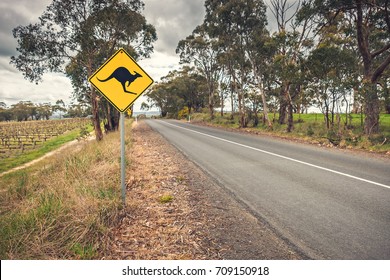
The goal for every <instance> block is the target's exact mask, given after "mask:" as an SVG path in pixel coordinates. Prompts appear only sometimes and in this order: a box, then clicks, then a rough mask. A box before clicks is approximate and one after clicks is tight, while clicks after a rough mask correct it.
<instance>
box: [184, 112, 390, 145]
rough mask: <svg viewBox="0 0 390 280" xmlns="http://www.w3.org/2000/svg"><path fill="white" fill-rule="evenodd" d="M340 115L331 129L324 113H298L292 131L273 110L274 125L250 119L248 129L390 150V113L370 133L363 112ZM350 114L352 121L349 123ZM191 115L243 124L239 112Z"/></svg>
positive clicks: (194, 118)
mask: <svg viewBox="0 0 390 280" xmlns="http://www.w3.org/2000/svg"><path fill="white" fill-rule="evenodd" d="M339 116H340V122H338V121H337V120H336V117H335V120H334V123H335V124H334V126H333V127H330V128H329V129H328V128H327V127H326V125H325V119H324V115H323V114H321V113H317V114H300V115H298V114H294V130H293V132H291V133H287V132H286V130H287V125H280V124H278V122H277V120H278V117H279V116H278V114H272V113H271V114H269V117H270V119H271V120H272V121H273V128H272V129H270V128H268V126H266V125H263V123H262V122H261V119H260V124H259V125H258V126H257V127H253V121H250V122H249V124H248V127H247V128H245V130H247V131H252V132H255V133H256V132H258V133H260V132H261V133H268V134H272V135H277V136H282V137H288V138H300V139H304V140H307V141H309V142H313V143H319V144H329V145H333V144H335V145H338V146H340V147H342V148H357V149H365V150H371V151H377V152H388V151H390V114H381V115H380V131H381V132H380V133H379V134H374V135H370V136H366V135H364V133H363V126H362V122H363V121H364V116H362V115H360V114H351V115H349V116H346V115H345V114H340V115H339ZM260 118H261V116H260ZM347 118H348V125H345V123H346V122H347ZM191 119H192V121H195V122H196V121H203V122H206V123H210V124H212V125H217V126H221V127H225V128H231V129H238V128H239V120H238V115H237V114H235V115H234V116H233V118H232V117H231V114H225V115H224V116H223V117H221V116H220V115H219V114H216V115H215V118H214V119H213V120H211V119H210V116H209V114H207V113H197V114H193V115H192V116H191ZM332 143H333V144H332Z"/></svg>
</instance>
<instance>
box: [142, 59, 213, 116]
mask: <svg viewBox="0 0 390 280" xmlns="http://www.w3.org/2000/svg"><path fill="white" fill-rule="evenodd" d="M161 80H162V81H161V82H160V83H157V84H155V85H153V86H152V87H151V89H150V90H149V91H148V92H147V93H146V96H147V97H148V102H149V103H150V105H146V104H144V105H143V108H144V109H149V108H151V107H157V108H159V109H160V111H161V115H162V117H165V116H166V115H167V114H168V113H169V114H170V115H172V116H177V115H178V112H179V111H180V110H182V109H183V108H184V107H187V108H188V112H189V113H191V111H192V110H195V111H197V112H199V111H200V109H201V108H205V107H206V104H207V103H208V86H207V79H206V78H205V77H204V76H202V75H200V74H199V73H198V72H196V71H194V69H193V68H191V67H187V66H185V67H183V68H181V69H180V70H175V71H171V72H169V73H168V75H166V76H165V77H163V78H162V79H161Z"/></svg>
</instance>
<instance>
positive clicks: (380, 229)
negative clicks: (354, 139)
mask: <svg viewBox="0 0 390 280" xmlns="http://www.w3.org/2000/svg"><path fill="white" fill-rule="evenodd" d="M147 123H148V124H149V125H150V126H151V127H152V128H153V129H154V130H155V131H157V132H159V133H160V134H162V135H163V136H164V137H165V138H166V139H167V140H168V141H169V142H170V143H172V144H173V145H174V146H176V147H177V148H178V149H179V150H180V151H182V152H183V153H184V154H185V155H186V156H187V157H188V158H189V159H190V160H192V161H193V162H195V163H196V164H197V165H198V166H199V167H201V168H202V169H203V170H204V171H206V172H207V173H208V174H209V175H210V176H212V177H213V178H214V179H215V180H216V181H217V182H218V183H219V184H220V185H222V186H224V187H225V188H227V189H228V190H230V192H231V193H232V195H234V196H235V197H236V198H237V199H238V200H239V201H241V202H242V203H243V204H245V205H246V207H249V209H250V210H251V211H252V212H253V213H254V214H255V215H257V216H258V217H259V218H260V219H263V220H265V221H266V222H268V223H269V224H270V225H271V226H272V227H273V228H274V229H275V230H276V231H278V232H279V233H280V234H282V235H283V236H284V237H285V238H287V239H288V240H289V241H290V242H292V243H293V244H295V245H296V246H298V247H299V248H300V249H301V250H302V251H303V252H305V253H306V254H307V256H308V257H309V258H314V259H363V260H365V259H386V260H388V259H390V160H388V159H379V158H373V157H364V156H362V155H353V154H351V153H347V152H342V151H339V150H330V149H324V148H320V147H316V146H312V145H305V144H297V143H291V142H287V141H282V140H278V139H275V138H271V137H259V136H251V135H245V134H240V133H234V132H228V131H225V130H220V129H214V128H209V127H202V126H196V125H191V124H187V123H182V122H177V121H166V120H147Z"/></svg>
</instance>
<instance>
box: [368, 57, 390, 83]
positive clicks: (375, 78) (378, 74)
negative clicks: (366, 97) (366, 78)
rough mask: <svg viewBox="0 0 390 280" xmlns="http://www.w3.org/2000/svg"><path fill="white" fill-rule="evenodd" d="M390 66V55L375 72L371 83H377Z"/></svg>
mask: <svg viewBox="0 0 390 280" xmlns="http://www.w3.org/2000/svg"><path fill="white" fill-rule="evenodd" d="M389 64H390V55H388V56H387V58H386V59H385V60H384V61H383V62H382V64H381V65H379V67H378V68H377V69H376V70H375V72H374V73H373V74H372V76H371V82H372V83H375V82H377V81H378V80H379V78H380V77H381V75H382V74H383V72H384V71H385V70H386V68H387V66H389Z"/></svg>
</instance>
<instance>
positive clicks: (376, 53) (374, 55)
mask: <svg viewBox="0 0 390 280" xmlns="http://www.w3.org/2000/svg"><path fill="white" fill-rule="evenodd" d="M388 49H390V43H389V44H387V45H386V46H384V47H383V48H381V49H380V50H377V51H375V52H373V53H372V54H371V57H372V58H374V57H376V56H378V55H380V54H382V53H384V52H385V51H387V50H388Z"/></svg>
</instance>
